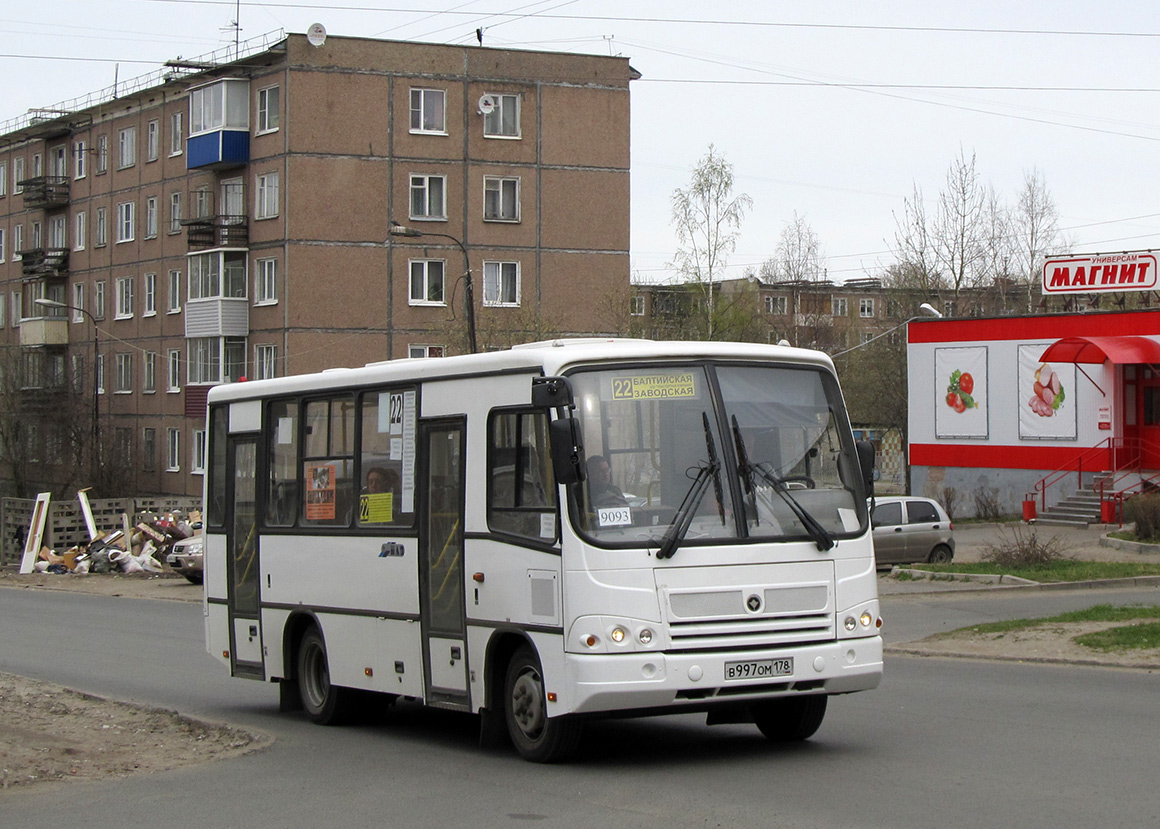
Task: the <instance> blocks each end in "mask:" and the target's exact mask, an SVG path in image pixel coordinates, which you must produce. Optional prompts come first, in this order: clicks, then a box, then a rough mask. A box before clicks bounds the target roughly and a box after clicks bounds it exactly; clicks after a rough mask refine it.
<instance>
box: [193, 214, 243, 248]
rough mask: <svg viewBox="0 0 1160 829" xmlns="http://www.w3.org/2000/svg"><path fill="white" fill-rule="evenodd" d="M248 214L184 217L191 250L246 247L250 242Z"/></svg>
mask: <svg viewBox="0 0 1160 829" xmlns="http://www.w3.org/2000/svg"><path fill="white" fill-rule="evenodd" d="M248 218H249V217H248V216H206V217H204V218H201V219H182V220H181V226H182V227H184V228H185V229H186V241H187V243H188V245H189V249H190V250H202V249H204V248H244V247H247V246H248V245H249V244H250V224H249V222H248V221H247V219H248Z"/></svg>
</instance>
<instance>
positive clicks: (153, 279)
mask: <svg viewBox="0 0 1160 829" xmlns="http://www.w3.org/2000/svg"><path fill="white" fill-rule="evenodd" d="M156 314H157V274H155V273H147V274H145V300H144V305H143V306H142V308H141V316H143V317H152V316H155V315H156Z"/></svg>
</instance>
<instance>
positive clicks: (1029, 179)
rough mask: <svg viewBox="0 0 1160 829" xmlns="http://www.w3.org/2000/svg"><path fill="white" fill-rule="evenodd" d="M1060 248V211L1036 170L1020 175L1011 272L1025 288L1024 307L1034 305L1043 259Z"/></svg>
mask: <svg viewBox="0 0 1160 829" xmlns="http://www.w3.org/2000/svg"><path fill="white" fill-rule="evenodd" d="M1062 247H1063V239H1062V237H1061V235H1060V231H1059V211H1058V210H1057V209H1056V206H1055V200H1054V199H1052V197H1051V193H1050V192H1049V191H1048V189H1047V182H1046V181H1044V179H1043V174H1042V173H1040V172H1039V170H1038V169H1035V168H1032V169H1031V170H1028V171H1026V172H1025V173H1024V174H1023V187H1022V189H1021V190H1020V191H1019V198H1018V201H1017V203H1016V205H1015V209H1014V210H1013V211H1012V216H1011V249H1012V255H1013V257H1014V265H1013V270H1014V272H1015V273H1017V274H1018V275H1019V281H1020V282H1021V283H1024V285H1025V287H1026V291H1027V293H1026V296H1027V308H1026V310H1027V311H1028V312H1030V311H1031V309H1032V306H1033V305H1034V300H1033V296H1034V290H1035V286H1036V285H1037V284H1038V282H1039V274H1040V270H1041V269H1042V268H1043V260H1044V259H1045V258H1046V257H1047V256H1050V255H1051V254H1054V253H1058V252H1059V251H1060V250H1061V249H1062Z"/></svg>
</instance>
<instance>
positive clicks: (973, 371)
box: [934, 346, 988, 439]
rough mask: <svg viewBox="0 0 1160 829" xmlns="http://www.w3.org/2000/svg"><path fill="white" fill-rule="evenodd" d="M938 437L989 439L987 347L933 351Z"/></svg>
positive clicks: (935, 420)
mask: <svg viewBox="0 0 1160 829" xmlns="http://www.w3.org/2000/svg"><path fill="white" fill-rule="evenodd" d="M934 382H935V407H934V410H935V415H934V426H935V434H936V435H937V436H938V437H940V438H984V439H985V438H986V437H987V435H988V415H987V348H986V346H971V347H968V348H936V349H935V350H934Z"/></svg>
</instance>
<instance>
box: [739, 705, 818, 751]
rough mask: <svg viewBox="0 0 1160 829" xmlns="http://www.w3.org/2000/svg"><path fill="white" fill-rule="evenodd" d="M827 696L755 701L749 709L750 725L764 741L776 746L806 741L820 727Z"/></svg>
mask: <svg viewBox="0 0 1160 829" xmlns="http://www.w3.org/2000/svg"><path fill="white" fill-rule="evenodd" d="M828 699H829V697H825V696H809V697H789V698H786V699H775V700H770V701H769V702H759V703H758V704H756V705H754V706H753V708H752V712H753V722H754V723H755V724H756V725H757V727H758V728H759V729H760V730H761V733H762V734H764V735H765V736H766V738H767V739H769V740H773V741H774V742H776V743H788V742H794V741H796V740H808V739H809V738H810V737H812V736H814V733H815V732H816V731H817V730H818V728H820V727H821V725H822V720H823V719H825V716H826V701H827V700H828Z"/></svg>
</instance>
